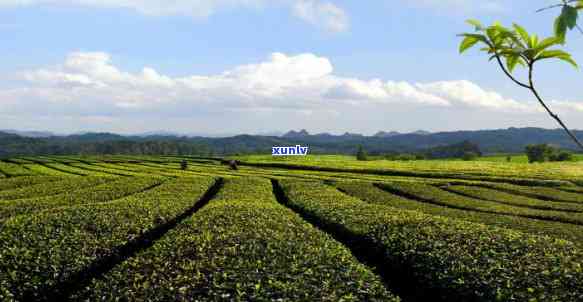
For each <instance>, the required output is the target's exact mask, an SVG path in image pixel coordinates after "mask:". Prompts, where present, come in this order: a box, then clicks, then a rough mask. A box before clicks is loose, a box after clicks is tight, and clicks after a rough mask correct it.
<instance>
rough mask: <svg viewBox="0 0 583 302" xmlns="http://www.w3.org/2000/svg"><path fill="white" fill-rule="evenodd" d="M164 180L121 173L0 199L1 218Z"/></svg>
mask: <svg viewBox="0 0 583 302" xmlns="http://www.w3.org/2000/svg"><path fill="white" fill-rule="evenodd" d="M165 180H166V179H164V178H161V177H140V178H136V177H124V178H120V179H118V180H116V181H112V182H108V183H105V184H101V185H97V186H95V187H89V188H86V187H79V188H76V189H74V190H71V191H68V192H65V193H62V194H58V195H52V196H45V197H37V198H27V199H17V200H10V201H4V202H0V222H1V221H3V220H5V219H7V218H9V217H12V216H16V215H23V214H30V213H34V212H39V211H43V210H47V209H52V208H57V207H65V206H72V205H77V204H91V203H98V202H106V201H111V200H115V199H119V198H123V197H125V196H128V195H132V194H135V193H138V192H141V191H146V190H148V189H150V188H153V187H155V186H158V185H159V184H161V183H162V182H163V181H165Z"/></svg>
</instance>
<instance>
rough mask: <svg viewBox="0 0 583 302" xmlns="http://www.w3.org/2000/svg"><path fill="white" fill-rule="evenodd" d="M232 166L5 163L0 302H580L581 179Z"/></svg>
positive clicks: (309, 164) (577, 168)
mask: <svg viewBox="0 0 583 302" xmlns="http://www.w3.org/2000/svg"><path fill="white" fill-rule="evenodd" d="M237 160H238V161H239V165H238V169H237V170H232V169H230V168H229V166H228V165H227V164H226V161H225V160H222V159H221V158H200V157H178V156H176V157H174V156H156V157H154V156H122V155H118V156H100V157H92V156H38V157H20V158H11V159H5V160H2V161H0V301H583V162H567V163H544V164H527V163H524V162H522V161H519V160H516V161H513V162H504V161H502V160H500V161H497V160H492V161H446V160H443V161H438V160H434V161H411V162H398V161H385V160H379V161H367V162H359V161H356V160H354V159H353V157H344V156H308V157H305V158H301V159H298V158H293V159H292V158H273V157H271V156H259V155H258V156H241V157H238V158H237ZM183 161H186V163H187V167H186V169H182V168H181V163H182V162H183Z"/></svg>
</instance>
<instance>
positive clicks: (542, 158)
mask: <svg viewBox="0 0 583 302" xmlns="http://www.w3.org/2000/svg"><path fill="white" fill-rule="evenodd" d="M526 156H528V162H529V163H536V162H539V163H542V162H547V161H571V160H573V154H572V153H571V152H568V151H560V150H559V149H557V148H555V147H553V146H551V145H548V144H540V145H528V146H526Z"/></svg>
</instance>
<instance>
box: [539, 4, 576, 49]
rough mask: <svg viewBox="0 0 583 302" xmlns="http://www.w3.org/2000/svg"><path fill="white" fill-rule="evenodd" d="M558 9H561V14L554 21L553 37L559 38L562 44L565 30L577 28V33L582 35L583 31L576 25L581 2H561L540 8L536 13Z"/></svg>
mask: <svg viewBox="0 0 583 302" xmlns="http://www.w3.org/2000/svg"><path fill="white" fill-rule="evenodd" d="M559 7H560V8H561V14H560V15H559V16H558V17H557V18H556V19H555V23H554V31H555V36H557V37H559V38H561V39H562V41H563V43H564V42H565V38H566V35H567V30H572V29H574V28H577V29H578V30H579V32H580V33H581V34H583V29H582V28H581V27H580V26H579V25H578V24H577V19H579V10H582V9H583V0H561V3H558V4H553V5H549V6H547V7H543V8H540V9H538V10H537V11H536V12H537V13H538V12H542V11H545V10H549V9H554V8H559Z"/></svg>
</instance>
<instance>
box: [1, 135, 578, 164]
mask: <svg viewBox="0 0 583 302" xmlns="http://www.w3.org/2000/svg"><path fill="white" fill-rule="evenodd" d="M12 132H13V131H12ZM574 133H575V135H576V136H578V137H581V138H583V131H574ZM153 134H154V135H149V136H123V135H118V134H114V133H84V134H75V135H68V136H50V137H28V136H25V135H18V134H14V133H10V132H0V156H3V157H7V156H14V155H49V154H197V155H208V154H214V155H219V154H227V155H228V154H245V153H264V154H270V152H271V147H273V146H293V145H297V144H300V145H307V146H309V147H310V152H311V153H329V154H354V153H355V152H356V149H357V147H358V146H363V148H364V149H365V150H366V151H367V153H369V154H372V155H374V154H387V153H412V152H419V151H424V150H428V149H432V148H439V147H441V146H449V145H454V144H458V143H460V142H464V141H467V142H469V143H472V144H475V145H477V146H479V149H480V150H481V151H482V152H484V153H497V152H505V153H515V152H523V151H524V148H525V147H526V146H527V145H529V144H542V143H547V144H553V145H556V146H558V147H560V148H563V149H571V150H574V151H579V150H578V149H577V148H576V146H575V144H574V143H573V142H572V141H571V139H570V138H569V137H568V136H567V135H566V134H565V133H564V132H563V131H562V130H560V129H554V130H549V129H540V128H509V129H497V130H479V131H455V132H439V133H428V132H426V131H417V132H413V133H408V134H397V133H394V132H388V133H387V132H379V133H377V134H376V135H374V136H364V135H361V134H355V133H349V132H347V133H344V134H342V135H333V134H329V133H319V134H314V135H312V134H310V133H309V132H308V131H306V130H300V131H289V132H287V133H286V134H284V135H283V136H281V137H278V136H265V135H236V136H229V137H204V136H197V137H187V136H180V137H178V136H173V135H161V134H172V133H153Z"/></svg>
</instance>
